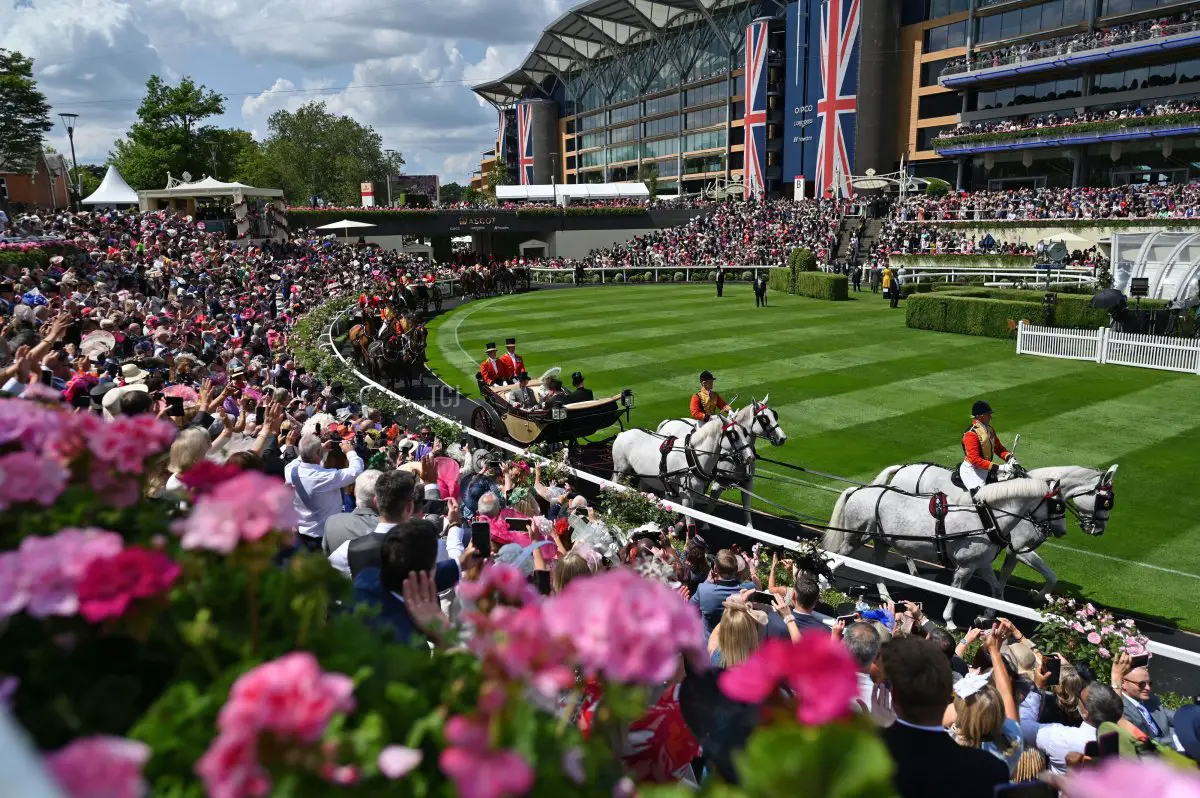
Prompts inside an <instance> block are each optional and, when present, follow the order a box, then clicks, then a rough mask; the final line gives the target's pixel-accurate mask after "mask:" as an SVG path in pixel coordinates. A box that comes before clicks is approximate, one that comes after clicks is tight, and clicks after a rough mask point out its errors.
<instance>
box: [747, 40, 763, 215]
mask: <svg viewBox="0 0 1200 798" xmlns="http://www.w3.org/2000/svg"><path fill="white" fill-rule="evenodd" d="M766 65H767V22H766V21H765V20H761V21H756V22H751V23H750V24H749V25H748V26H747V27H746V64H745V67H746V71H745V75H746V112H745V114H744V115H743V117H742V125H743V127H744V129H745V139H746V152H745V169H744V170H743V172H742V174H743V178H742V183H743V185H745V192H744V193H745V198H746V199H750V197H751V196H761V195H762V193H763V190H764V189H765V188H766V185H767V182H766V180H765V179H764V172H763V162H764V161H765V160H766V151H767V70H766Z"/></svg>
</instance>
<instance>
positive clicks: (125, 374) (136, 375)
mask: <svg viewBox="0 0 1200 798" xmlns="http://www.w3.org/2000/svg"><path fill="white" fill-rule="evenodd" d="M149 376H150V372H148V371H143V370H142V369H141V368H140V367H139V366H138V364H137V363H126V364H125V365H124V366H121V377H122V378H123V379H124V380H125V384H126V385H131V384H134V383H141V382H145V381H146V378H147V377H149ZM106 398H107V397H106Z"/></svg>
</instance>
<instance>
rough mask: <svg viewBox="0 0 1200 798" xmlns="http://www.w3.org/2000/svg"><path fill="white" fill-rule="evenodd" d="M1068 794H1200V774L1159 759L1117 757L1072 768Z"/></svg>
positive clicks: (1174, 797)
mask: <svg viewBox="0 0 1200 798" xmlns="http://www.w3.org/2000/svg"><path fill="white" fill-rule="evenodd" d="M1064 794H1065V795H1069V796H1070V797H1071V798H1129V796H1131V795H1146V796H1151V795H1159V796H1169V797H1170V798H1200V775H1197V774H1196V773H1195V772H1194V771H1193V772H1188V771H1182V770H1178V769H1176V768H1172V767H1168V766H1167V765H1164V764H1162V763H1161V762H1160V761H1158V760H1156V759H1122V758H1113V759H1106V760H1103V761H1102V762H1101V763H1100V765H1098V766H1097V767H1092V768H1080V769H1078V770H1072V771H1070V773H1069V775H1068V777H1067V787H1066V790H1065V792H1064Z"/></svg>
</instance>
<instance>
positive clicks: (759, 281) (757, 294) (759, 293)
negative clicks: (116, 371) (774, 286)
mask: <svg viewBox="0 0 1200 798" xmlns="http://www.w3.org/2000/svg"><path fill="white" fill-rule="evenodd" d="M766 306H767V276H766V275H765V274H762V273H759V275H758V276H757V277H755V278H754V307H756V308H757V307H763V308H765V307H766Z"/></svg>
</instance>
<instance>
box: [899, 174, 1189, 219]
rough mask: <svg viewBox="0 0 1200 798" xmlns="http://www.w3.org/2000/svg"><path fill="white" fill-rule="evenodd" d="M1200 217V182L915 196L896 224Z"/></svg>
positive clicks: (901, 207)
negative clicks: (993, 220)
mask: <svg viewBox="0 0 1200 798" xmlns="http://www.w3.org/2000/svg"><path fill="white" fill-rule="evenodd" d="M1198 213H1200V183H1196V182H1193V183H1172V184H1170V185H1165V186H1156V185H1129V186H1113V187H1110V188H1096V187H1083V188H1036V189H1034V188H1021V189H1010V190H1007V191H971V192H966V191H963V192H950V193H948V194H945V195H943V196H933V195H929V194H911V195H909V196H908V197H907V198H906V199H905V201H904V203H902V204H901V203H895V204H894V205H893V207H892V210H891V214H890V218H891V219H893V220H895V221H897V222H921V223H926V222H938V221H967V220H984V219H996V220H1006V219H1007V220H1039V219H1160V218H1162V219H1166V218H1175V219H1177V218H1193V217H1195V216H1196V215H1197V214H1198Z"/></svg>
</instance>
